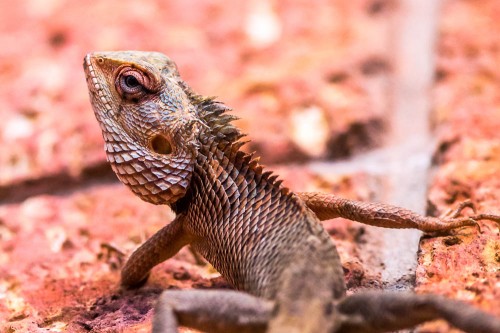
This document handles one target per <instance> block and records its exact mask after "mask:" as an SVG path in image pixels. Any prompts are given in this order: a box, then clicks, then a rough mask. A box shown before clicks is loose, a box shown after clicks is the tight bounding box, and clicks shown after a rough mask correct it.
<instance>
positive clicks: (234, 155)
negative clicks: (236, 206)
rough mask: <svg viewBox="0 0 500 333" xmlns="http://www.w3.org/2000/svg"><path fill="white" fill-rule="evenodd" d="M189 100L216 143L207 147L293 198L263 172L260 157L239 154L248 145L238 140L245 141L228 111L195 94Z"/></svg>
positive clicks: (252, 154)
mask: <svg viewBox="0 0 500 333" xmlns="http://www.w3.org/2000/svg"><path fill="white" fill-rule="evenodd" d="M189 97H190V99H191V101H192V103H193V104H195V105H197V106H198V110H199V115H200V118H201V119H202V120H203V121H204V122H205V123H206V125H207V126H208V128H209V129H210V134H211V135H212V138H216V139H217V140H215V142H210V144H212V145H213V146H214V147H216V148H217V150H219V151H221V152H222V153H223V154H224V155H225V156H226V157H227V158H228V159H229V160H230V161H232V163H233V164H234V166H235V167H236V168H237V169H238V170H240V171H243V170H244V169H247V170H252V171H253V173H254V174H255V178H256V179H255V180H256V181H259V180H265V181H267V182H268V183H269V184H271V185H272V186H274V187H275V188H277V189H279V191H280V192H281V193H282V194H283V195H286V196H290V197H291V196H292V192H291V191H290V190H289V189H288V188H287V187H284V186H282V185H281V183H282V182H283V180H281V179H278V175H275V174H273V172H272V171H265V170H264V167H263V166H262V165H261V164H260V163H259V161H260V157H256V156H254V155H255V152H252V153H246V152H244V151H242V150H241V147H242V146H243V145H244V144H246V143H248V142H249V141H248V140H241V139H242V138H243V137H245V134H243V133H242V132H241V131H240V129H239V128H237V127H236V126H234V124H233V123H232V122H233V120H236V119H239V118H238V117H237V116H234V115H231V114H228V113H227V111H230V110H231V109H230V108H229V107H227V106H226V105H225V104H223V103H221V102H219V101H216V100H215V98H214V97H204V96H200V95H195V94H191V95H189ZM207 139H208V138H207ZM207 143H208V142H207Z"/></svg>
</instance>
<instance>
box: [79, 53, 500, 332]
mask: <svg viewBox="0 0 500 333" xmlns="http://www.w3.org/2000/svg"><path fill="white" fill-rule="evenodd" d="M84 69H85V73H86V78H87V84H88V88H89V92H90V100H91V103H92V106H93V109H94V112H95V116H96V117H97V120H98V122H99V124H100V127H101V129H102V134H103V137H104V141H105V150H106V153H107V159H108V160H109V162H110V163H111V167H112V168H113V170H114V172H115V173H116V175H117V176H118V178H119V179H120V180H121V182H123V183H124V184H125V185H127V186H128V187H129V188H130V189H131V190H132V191H133V192H134V193H135V194H136V195H138V196H139V197H140V198H141V199H143V200H145V201H147V202H150V203H153V204H156V205H168V206H170V207H171V208H172V210H173V211H174V212H175V213H176V217H175V219H174V220H173V221H172V222H171V223H169V224H167V225H166V226H165V227H163V228H162V229H161V230H159V231H158V232H157V233H156V234H155V235H153V236H152V237H151V238H150V239H149V240H147V241H146V242H145V243H144V244H143V245H142V246H140V247H139V248H138V249H137V250H136V251H135V252H134V253H133V254H132V255H131V257H130V258H129V260H128V262H127V263H126V265H125V267H124V268H123V270H122V281H121V283H122V285H123V286H124V287H138V286H140V285H141V284H143V283H145V281H146V279H147V277H148V274H149V271H150V270H151V268H152V267H154V266H155V265H157V264H159V263H160V262H162V261H164V260H166V259H168V258H170V257H172V256H173V255H174V254H176V253H177V252H178V251H179V250H180V249H181V248H182V247H183V246H185V245H188V244H190V245H191V246H192V247H193V248H194V249H195V250H196V251H197V252H199V253H200V254H201V255H203V256H204V257H205V258H206V259H207V260H208V262H210V263H211V264H212V265H213V266H214V267H215V268H216V269H217V270H218V271H219V272H220V273H221V275H222V276H223V277H224V278H225V279H226V280H227V281H228V282H229V283H230V284H231V285H232V286H233V287H234V288H235V290H234V291H232V290H189V291H178V290H168V291H165V292H164V293H163V294H162V295H161V296H160V298H159V301H158V303H157V306H156V309H155V316H154V319H153V331H154V332H177V330H178V326H188V327H192V328H195V329H199V330H202V331H207V332H302V333H305V332H311V333H312V332H318V333H321V332H325V333H326V332H342V333H345V332H370V333H372V332H387V331H393V330H398V329H403V328H408V327H413V326H415V325H417V324H419V323H422V322H425V321H428V320H433V319H438V318H442V319H445V320H447V321H448V322H449V323H451V324H452V325H453V326H455V327H458V328H460V329H462V330H464V331H466V332H470V333H479V332H482V333H494V332H496V333H498V332H500V319H499V318H496V317H494V316H492V315H489V314H487V313H485V312H482V311H480V310H479V309H476V308H475V307H472V306H470V305H467V304H465V303H462V302H459V301H455V300H450V299H446V298H444V297H441V296H437V295H415V294H412V293H394V292H392V293H390V292H383V291H364V292H359V293H357V294H354V295H350V296H347V295H346V286H345V282H344V274H343V270H342V265H341V262H340V259H339V256H338V254H337V250H336V248H335V245H334V244H333V241H332V239H331V238H330V237H329V235H328V234H327V232H326V231H325V230H324V229H323V227H322V225H321V223H320V220H325V219H331V218H336V217H344V218H347V219H351V220H355V221H358V222H362V223H366V224H371V225H375V226H380V227H388V228H416V229H419V230H422V231H424V232H433V231H447V230H450V229H453V228H458V227H463V226H475V225H477V221H478V220H480V219H489V220H493V221H496V222H497V223H499V222H500V216H496V215H489V214H477V215H474V216H470V217H460V216H459V215H460V213H461V211H462V209H463V208H464V207H466V206H467V204H462V205H460V207H458V208H457V210H456V211H455V213H454V214H453V215H452V216H448V217H446V218H442V219H440V218H435V217H424V216H421V215H418V214H416V213H413V212H411V211H409V210H406V209H403V208H399V207H395V206H390V205H386V204H381V203H364V202H359V201H353V200H347V199H344V198H340V197H337V196H335V195H329V194H321V193H293V192H291V191H289V190H288V189H287V188H286V187H284V186H283V185H282V184H281V181H280V180H278V179H277V176H276V175H273V174H272V173H271V172H269V171H266V170H265V169H263V167H262V166H261V165H260V164H259V162H258V159H257V158H255V157H254V156H253V155H252V154H247V153H245V152H243V151H242V150H241V146H242V145H243V144H244V141H243V140H242V137H243V134H242V133H241V131H240V130H239V129H238V128H237V127H236V126H235V125H234V124H233V122H232V121H233V120H234V119H235V117H234V116H232V115H230V114H229V113H228V110H229V109H228V107H226V106H225V105H224V104H223V103H221V102H218V101H217V100H215V99H214V98H207V97H202V96H200V95H198V94H196V93H195V92H194V91H193V90H192V89H191V88H190V87H189V86H188V85H187V84H186V83H185V82H184V81H183V80H182V79H181V77H180V76H179V73H178V70H177V68H176V65H175V63H174V62H173V61H171V60H170V59H169V58H168V57H166V56H165V55H163V54H161V53H156V52H140V51H120V52H99V53H91V54H88V55H87V56H86V57H85V60H84Z"/></svg>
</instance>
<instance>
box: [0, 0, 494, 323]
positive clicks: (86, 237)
mask: <svg viewBox="0 0 500 333" xmlns="http://www.w3.org/2000/svg"><path fill="white" fill-rule="evenodd" d="M412 3H413V4H414V3H419V5H417V6H416V7H412V6H411V4H412ZM429 3H432V1H431V0H429V1H413V0H399V1H397V0H385V1H384V0H371V1H369V0H362V1H356V2H347V1H326V0H324V1H322V0H316V1H289V0H286V1H264V0H260V1H254V2H238V1H233V2H227V1H221V0H213V1H199V0H189V1H182V2H180V1H178V2H174V1H143V2H135V1H94V2H92V4H89V2H84V1H64V0H49V1H40V0H29V1H24V2H12V3H8V4H7V3H5V4H1V5H0V8H1V9H2V10H0V17H1V19H0V27H1V29H0V31H2V32H1V33H0V41H1V44H2V45H3V46H4V47H2V49H1V50H0V79H1V82H3V85H2V89H1V90H0V116H1V117H2V118H3V122H2V125H0V142H1V144H0V170H1V173H0V332H2V333H3V332H6V333H7V332H8V333H10V332H61V331H67V332H117V331H120V332H121V331H123V332H147V331H148V330H149V325H150V320H151V315H152V310H151V309H152V306H153V304H154V302H155V299H156V297H157V296H158V295H159V293H160V292H161V290H163V289H166V288H181V289H186V288H210V287H219V288H228V287H229V286H227V284H226V283H225V282H224V281H223V280H222V278H220V277H219V275H218V274H217V272H216V271H214V270H213V268H212V267H210V266H209V265H207V264H205V263H203V262H200V261H199V260H198V259H197V258H195V257H194V256H193V254H192V253H191V252H190V251H189V249H183V250H182V251H181V252H180V253H179V254H178V255H177V256H176V257H175V258H173V259H172V260H169V261H167V262H165V263H164V264H162V265H160V266H158V267H157V268H155V270H154V271H153V273H152V275H151V279H150V280H149V282H148V284H147V285H146V286H145V287H143V288H141V289H139V290H135V291H122V290H120V288H119V272H120V267H121V266H122V265H123V262H124V260H125V258H126V256H127V255H128V254H130V253H131V251H133V249H134V248H136V247H137V246H138V245H139V244H140V243H141V242H143V241H144V240H145V239H146V238H147V237H148V236H150V235H152V234H153V233H154V232H155V231H156V230H158V229H159V228H161V227H162V226H163V225H164V224H166V223H168V221H170V220H171V219H172V217H173V214H172V213H171V212H170V210H169V209H168V208H166V207H161V206H151V205H149V204H146V203H143V202H141V201H140V200H139V199H137V198H136V197H134V196H133V194H131V193H130V192H129V191H128V190H127V189H126V188H125V187H124V186H122V185H121V184H119V183H118V181H117V180H116V178H115V177H114V175H113V174H112V172H111V170H110V168H109V166H108V164H107V162H106V161H105V155H104V152H103V148H102V147H103V141H102V138H101V133H100V129H99V126H98V124H97V122H96V120H95V118H94V115H93V112H92V110H91V107H90V103H89V101H88V96H87V89H86V84H85V80H84V77H83V71H82V60H83V56H84V55H85V53H87V52H90V51H93V50H118V49H141V50H157V51H161V52H164V53H166V54H167V55H169V56H170V57H171V58H172V59H174V60H175V61H176V62H177V64H178V66H179V70H180V72H181V75H182V76H183V78H184V79H185V80H186V81H187V82H188V83H189V84H190V85H191V86H192V87H193V88H194V89H195V91H197V92H199V93H202V94H205V95H216V96H219V99H220V100H222V101H224V102H226V103H227V104H228V105H229V106H231V107H232V108H233V109H234V113H235V114H236V115H238V116H239V117H241V120H239V121H238V125H239V126H241V127H242V128H243V129H244V131H245V132H247V133H248V134H249V138H250V139H252V142H251V143H249V144H248V145H247V146H246V149H248V150H249V151H257V153H258V154H259V155H261V156H262V162H263V163H264V164H266V165H267V166H268V168H270V169H272V170H275V171H276V172H277V173H278V174H280V175H281V178H283V179H284V180H285V184H286V185H287V186H289V187H290V188H292V189H293V190H300V191H305V190H321V191H325V192H332V193H336V194H338V195H343V196H346V197H350V198H355V199H361V200H379V201H385V200H386V199H387V198H388V197H390V196H391V193H394V190H395V189H399V188H401V187H403V185H401V184H400V183H398V182H397V181H396V182H395V181H394V179H393V178H391V173H392V171H391V170H393V169H391V167H389V166H388V164H390V163H389V162H387V160H385V159H382V162H381V165H382V166H378V164H376V163H375V164H376V167H374V168H371V167H369V166H365V165H363V166H362V167H359V165H358V164H360V163H359V162H356V161H359V158H363V156H371V155H370V154H373V155H377V154H378V153H377V152H380V151H389V154H390V153H391V152H392V151H393V150H395V149H394V147H395V146H397V143H398V141H399V139H395V136H394V135H391V133H392V132H394V131H396V132H397V130H398V126H399V122H398V121H397V120H396V118H397V117H395V116H394V115H395V114H396V111H395V110H396V109H397V107H396V106H395V104H397V103H395V101H396V100H397V99H396V98H397V96H396V95H397V94H398V92H397V87H396V86H395V83H397V82H398V78H399V77H401V73H402V72H403V71H404V67H405V66H410V67H411V66H414V67H415V66H416V65H415V64H414V63H413V62H412V60H411V59H410V58H409V57H408V56H407V55H406V54H405V53H404V52H398V50H399V48H400V46H399V44H398V40H399V39H400V38H401V36H400V35H398V33H400V31H403V30H404V29H402V28H401V27H402V25H403V24H404V22H405V20H409V18H410V17H412V15H413V11H414V9H415V8H417V9H418V8H420V7H419V6H422V7H425V6H429ZM409 8H410V9H409ZM411 8H413V9H411ZM496 17H500V5H499V4H498V2H497V1H495V0H481V1H465V0H445V1H443V2H442V5H441V8H440V11H439V12H438V14H437V15H436V18H435V20H434V21H432V22H433V23H434V24H436V29H435V31H433V36H434V39H435V42H434V44H433V47H431V48H429V50H428V55H429V57H430V58H432V59H434V60H435V67H432V68H431V73H432V77H431V78H430V80H429V82H428V83H427V84H428V86H425V87H424V88H425V89H427V90H425V91H424V93H423V94H422V95H419V96H418V98H421V99H422V98H423V99H426V100H428V103H429V106H428V107H427V109H429V110H428V111H429V112H426V113H424V112H422V113H420V112H415V113H414V114H411V113H410V115H407V116H406V117H407V118H408V117H409V118H408V119H410V123H411V122H415V124H416V123H417V122H419V121H422V120H423V121H424V123H425V124H429V127H430V133H429V134H428V137H425V138H424V137H423V136H422V138H421V137H420V136H421V135H423V134H422V133H421V132H417V131H416V130H415V132H414V131H413V130H412V129H411V127H410V130H406V131H405V132H404V134H405V135H404V136H405V137H416V139H417V140H421V141H424V140H427V139H429V138H430V139H431V140H430V142H431V143H429V144H428V145H427V146H428V147H429V149H428V151H429V153H428V154H427V155H426V157H425V159H426V160H429V165H427V164H424V170H425V171H424V172H425V175H426V177H427V178H426V179H427V181H426V182H427V183H428V184H425V182H420V183H419V184H417V185H416V187H417V188H416V189H415V191H416V192H418V190H419V189H421V190H423V191H424V192H426V194H425V195H424V196H422V197H421V198H420V199H418V200H420V201H421V203H422V205H425V206H426V207H427V212H428V213H429V214H431V215H439V214H441V213H443V212H445V211H446V210H447V209H449V208H452V207H454V206H455V205H456V204H457V203H458V202H460V201H461V200H464V199H468V198H470V199H472V200H473V201H474V202H475V203H476V204H477V208H478V209H479V210H481V211H487V212H495V213H500V208H499V207H500V205H499V202H500V191H499V189H500V157H499V156H500V133H499V131H498V128H500V93H499V91H500V89H499V87H498V86H499V82H500V77H499V75H500V74H499V73H498V71H497V64H498V63H500V62H499V61H500V41H499V40H498V38H497V36H498V34H499V33H500V23H498V20H495V18H496ZM432 22H431V23H432ZM426 23H428V22H421V24H424V25H425V24H426ZM418 24H420V23H418V22H417V25H418ZM401 34H402V35H403V37H404V33H401ZM398 38H399V39H398ZM409 43H410V44H413V43H415V44H417V41H412V40H410V41H409ZM416 67H417V68H418V66H416ZM411 80H415V82H416V83H417V84H418V82H420V81H419V77H418V75H416V76H415V77H412V78H411ZM411 82H413V81H411ZM411 82H410V83H411ZM428 91H431V94H430V95H429V94H427V92H428ZM395 96H396V97H395ZM399 97H401V96H399ZM403 97H404V98H403V100H404V101H406V102H407V103H409V104H411V97H408V96H406V95H405V96H403ZM419 119H420V120H419ZM409 153H410V155H409V156H416V155H417V153H413V152H411V151H410V152H409ZM377 156H379V155H377ZM382 156H385V155H383V154H382ZM431 158H432V159H431ZM352 161H354V162H352ZM362 161H363V160H362ZM351 162H352V163H351ZM403 162H404V161H403ZM318 163H319V164H321V167H318ZM371 163H372V162H370V163H369V164H370V166H371V165H372V164H371ZM361 164H363V163H361ZM402 165H404V164H402ZM399 169H403V170H402V172H403V175H404V177H405V178H410V179H411V178H412V177H414V176H415V175H414V174H413V173H412V171H411V170H412V169H410V168H408V170H405V167H400V168H399ZM404 172H406V173H404ZM415 191H414V189H413V188H411V187H409V188H408V189H404V191H403V196H406V195H408V197H411V193H413V192H415ZM426 202H427V204H426ZM410 208H411V207H410ZM325 227H326V228H327V230H328V231H329V232H330V234H331V235H332V238H333V239H334V241H335V242H336V244H337V246H338V248H339V252H340V254H341V256H342V262H343V266H344V271H345V275H346V280H347V283H348V286H349V288H350V291H355V290H357V289H359V288H363V287H370V288H389V289H394V288H396V289H398V288H413V287H414V288H415V290H416V292H421V293H427V292H432V293H439V294H443V295H447V296H449V297H452V298H456V299H462V300H464V301H467V302H471V303H474V304H476V305H478V306H481V307H482V308H483V309H484V310H485V311H489V312H491V313H494V314H496V315H499V316H500V235H499V229H498V227H497V226H495V225H494V224H493V223H490V222H484V223H481V230H480V231H481V232H479V231H478V229H476V228H463V229H461V230H458V231H456V232H453V233H452V234H450V235H424V236H423V237H422V238H421V240H420V242H419V248H418V249H416V248H415V249H414V250H412V249H410V251H413V252H411V253H413V255H412V256H410V259H411V260H410V261H411V262H412V265H413V266H412V267H413V268H411V270H410V271H408V272H404V273H401V274H399V275H398V276H400V279H399V280H398V281H396V282H393V281H390V279H388V278H386V273H385V268H386V266H387V263H386V259H387V258H385V257H384V255H382V254H381V253H382V252H383V253H389V254H390V256H394V257H397V256H398V255H399V253H400V249H398V248H395V249H392V248H391V242H390V240H389V241H388V239H387V237H386V236H381V235H382V234H381V233H380V230H379V229H376V228H367V227H364V226H361V225H359V224H357V223H353V222H349V221H345V220H338V221H337V220H336V221H328V222H326V223H325ZM417 236H418V237H419V235H417ZM384 237H385V238H384ZM396 237H397V236H396ZM395 247H396V245H395ZM391 250H393V251H391ZM417 250H418V258H417V259H414V256H416V255H417ZM392 253H393V254H392ZM411 253H410V254H411ZM385 256H387V255H385ZM412 258H413V259H412ZM419 332H451V330H450V328H449V327H448V326H447V324H446V323H442V322H435V323H430V324H426V325H423V326H422V327H420V328H419Z"/></svg>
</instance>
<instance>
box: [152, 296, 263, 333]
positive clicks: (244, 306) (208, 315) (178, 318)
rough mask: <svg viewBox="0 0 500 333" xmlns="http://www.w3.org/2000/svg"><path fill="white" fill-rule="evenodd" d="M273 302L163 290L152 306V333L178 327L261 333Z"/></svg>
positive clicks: (174, 332) (170, 331)
mask: <svg viewBox="0 0 500 333" xmlns="http://www.w3.org/2000/svg"><path fill="white" fill-rule="evenodd" d="M272 310H273V303H272V302H270V301H266V300H263V299H260V298H257V297H255V296H251V295H248V294H245V293H242V292H238V291H232V290H167V291H164V292H163V293H162V294H161V296H160V298H159V300H158V303H157V304H156V307H155V315H154V319H153V333H177V332H178V326H186V327H190V328H194V329H197V330H201V331H203V332H223V333H264V332H265V331H266V329H267V324H268V321H269V319H270V318H271V313H272Z"/></svg>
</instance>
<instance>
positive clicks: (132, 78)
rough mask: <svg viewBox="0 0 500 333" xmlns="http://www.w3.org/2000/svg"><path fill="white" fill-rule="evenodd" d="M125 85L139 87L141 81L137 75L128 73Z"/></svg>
mask: <svg viewBox="0 0 500 333" xmlns="http://www.w3.org/2000/svg"><path fill="white" fill-rule="evenodd" d="M125 85H127V87H129V88H137V86H139V85H140V83H139V81H138V80H137V78H136V77H135V76H133V75H127V76H125Z"/></svg>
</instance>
